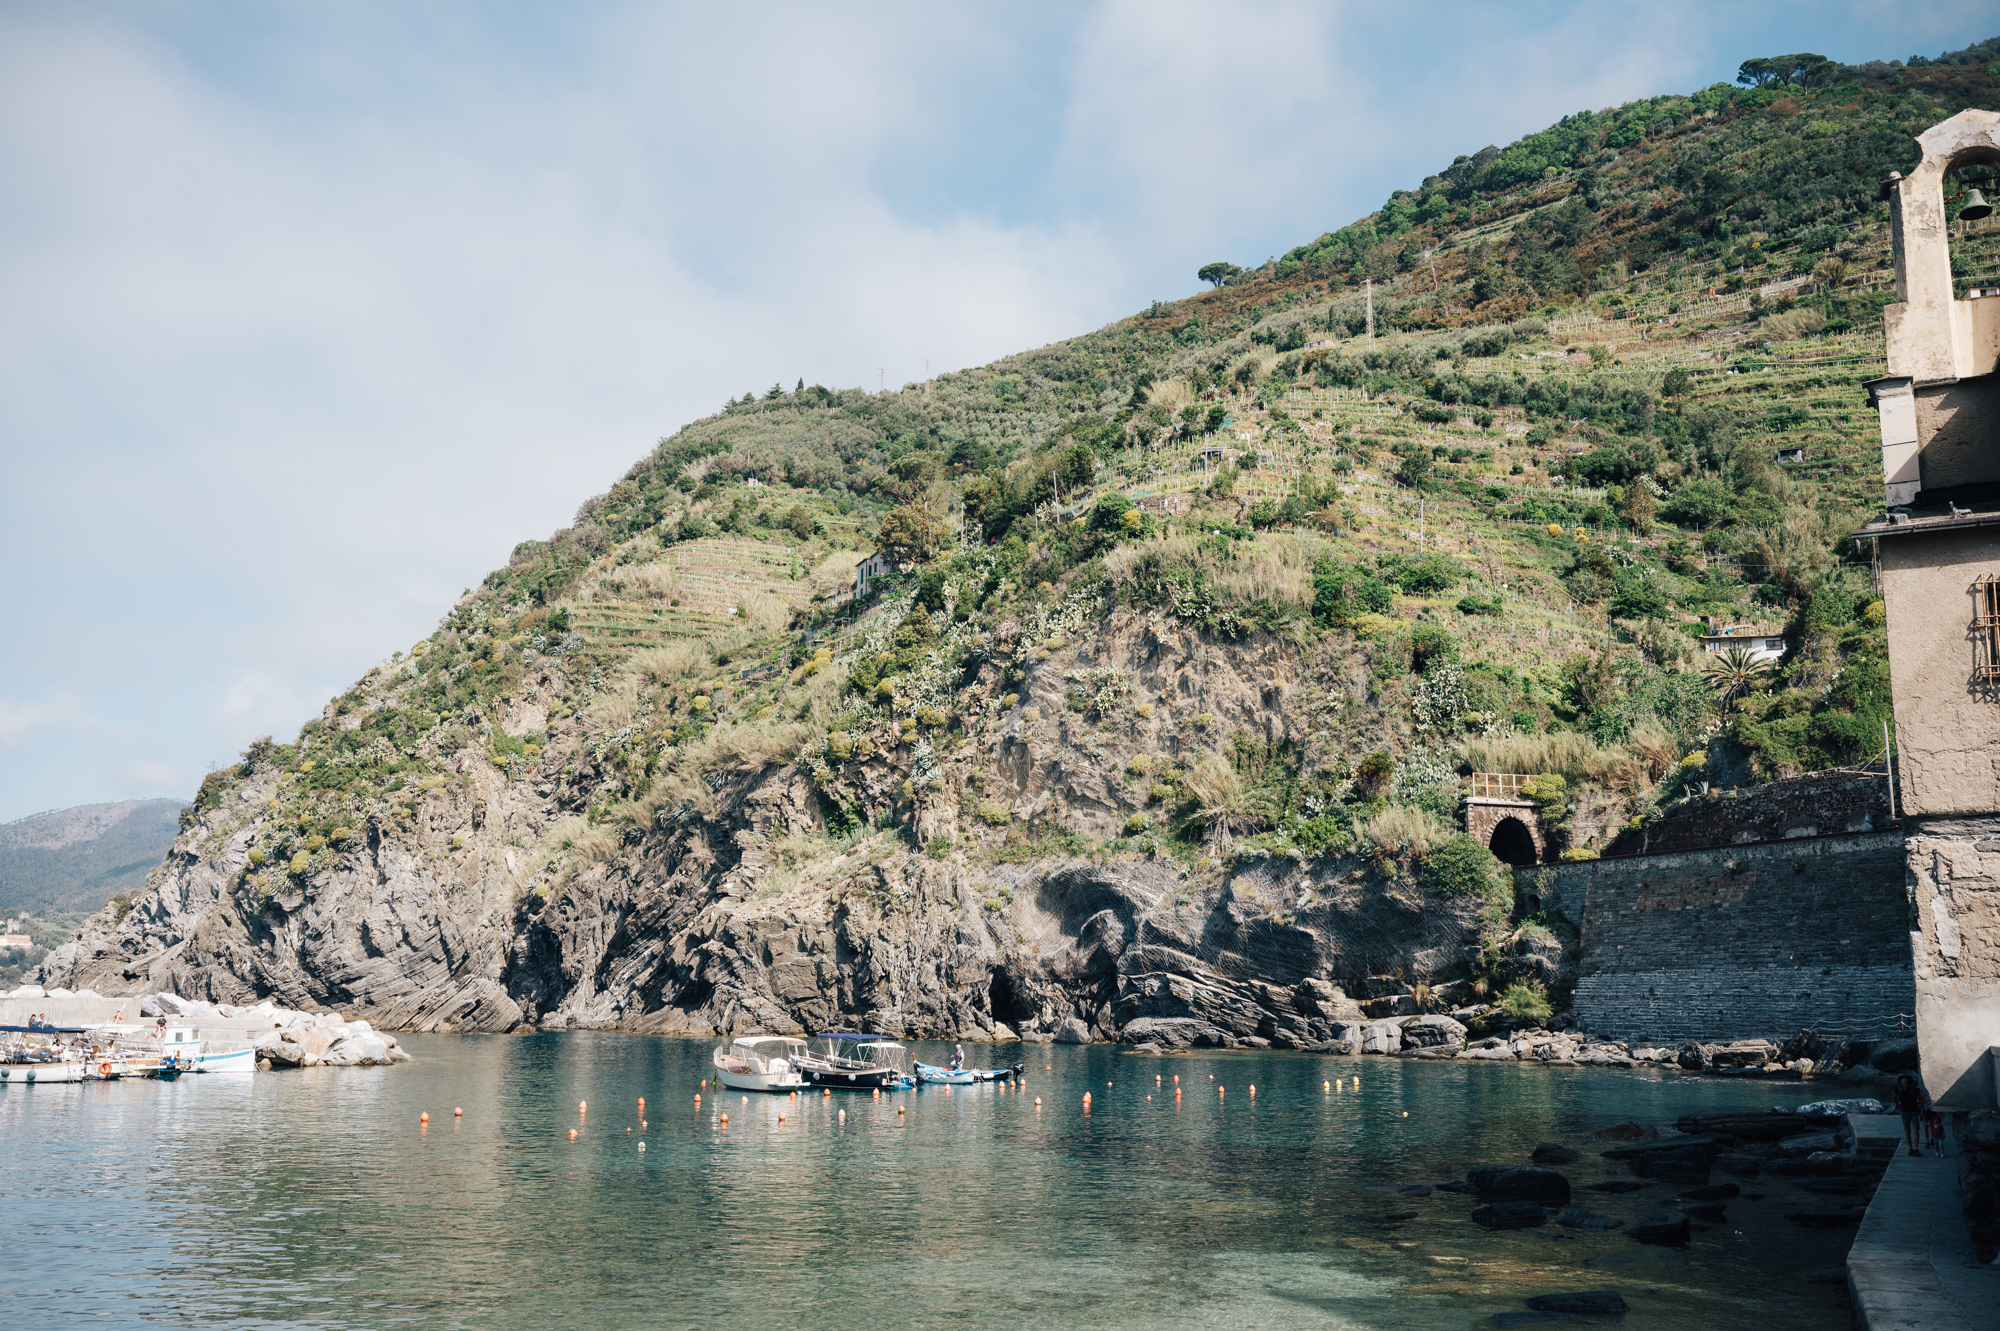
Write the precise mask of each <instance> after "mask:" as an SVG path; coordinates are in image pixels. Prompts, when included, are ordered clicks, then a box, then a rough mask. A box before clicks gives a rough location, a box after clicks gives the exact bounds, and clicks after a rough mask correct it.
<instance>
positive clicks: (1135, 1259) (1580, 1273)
mask: <svg viewBox="0 0 2000 1331" xmlns="http://www.w3.org/2000/svg"><path fill="white" fill-rule="evenodd" d="M404 1043H405V1044H406V1046H407V1047H408V1048H409V1049H410V1051H411V1052H412V1053H413V1054H414V1055H415V1056H416V1061H415V1062H412V1063H409V1064H406V1065H404V1066H401V1067H395V1068H343V1069H313V1070H306V1071H299V1072H284V1073H271V1074H259V1075H257V1076H255V1077H241V1078H231V1077H214V1076H212V1077H187V1078H182V1079H181V1080H179V1081H177V1082H171V1083H154V1082H107V1083H86V1084H82V1085H77V1086H37V1087H8V1088H5V1089H0V1206H4V1208H5V1215H6V1217H7V1231H8V1236H9V1239H10V1240H11V1241H10V1243H9V1244H8V1258H9V1262H8V1269H7V1279H6V1282H5V1283H6V1286H7V1292H6V1295H5V1306H6V1308H7V1309H8V1310H9V1312H10V1313H12V1314H13V1315H14V1320H16V1321H18V1322H19V1323H21V1324H24V1325H34V1324H75V1323H83V1322H88V1323H89V1324H92V1325H97V1326H114V1327H115V1326H131V1325H141V1324H154V1323H163V1324H169V1325H173V1324H182V1325H189V1324H199V1325H202V1326H244V1327H249V1326H274V1325H304V1326H324V1327H342V1328H345V1327H468V1328H486V1327H502V1328H513V1327H553V1326H562V1327H587V1328H600V1327H601V1328H611V1327H665V1328H677V1327H701V1328H727V1327H749V1326H759V1327H770V1326H793V1327H828V1328H846V1327H879V1326H881V1325H883V1324H884V1323H890V1324H895V1325H903V1326H914V1327H947V1326H948V1327H954V1328H968V1327H970V1328H980V1327H991V1326H1003V1325H1004V1326H1007V1327H1015V1328H1018V1327H1024V1326H1025V1327H1043V1326H1058V1325H1059V1326H1064V1327H1084V1328H1125V1327H1141V1326H1143V1327H1149V1328H1157V1327H1265V1326H1279V1325H1283V1326H1295V1325H1296V1326H1313V1327H1368V1328H1403V1327H1413V1328H1414V1327H1425V1328H1430V1327H1452V1328H1470V1327H1474V1326H1491V1325H1492V1323H1491V1322H1490V1320H1489V1319H1490V1317H1491V1315H1492V1314H1494V1313H1498V1312H1507V1311H1515V1312H1518V1311H1521V1310H1522V1307H1523V1305H1522V1304H1521V1303H1520V1301H1519V1300H1520V1299H1521V1298H1523V1297H1525V1296H1528V1295H1532V1294H1537V1293H1547V1292H1550V1291H1554V1290H1564V1289H1592V1288H1613V1289H1617V1290H1619V1291H1620V1292H1622V1293H1623V1294H1624V1295H1625V1297H1626V1299H1627V1301H1628V1302H1629V1303H1630V1304H1631V1305H1632V1312H1631V1313H1630V1315H1628V1316H1627V1317H1626V1319H1625V1321H1624V1325H1625V1326H1626V1327H1627V1328H1628V1329H1637V1328H1645V1327H1665V1326H1682V1327H1703V1328H1738V1327H1740V1328H1756V1329H1757V1331H1788V1329H1789V1328H1807V1327H1811V1328H1827V1329H1829V1331H1830V1329H1832V1328H1844V1327H1846V1326H1847V1325H1848V1323H1849V1319H1848V1315H1847V1313H1846V1312H1845V1311H1844V1310H1842V1309H1840V1308H1837V1307H1836V1306H1835V1300H1836V1299H1837V1298H1838V1291H1836V1290H1833V1289H1830V1288H1828V1287H1825V1286H1810V1285H1808V1284H1807V1283H1806V1282H1805V1279H1804V1274H1805V1273H1806V1272H1808V1271H1811V1270H1813V1269H1815V1268H1821V1267H1825V1266H1828V1265H1831V1264H1834V1263H1837V1262H1839V1261H1840V1260H1841V1258H1842V1257H1843V1256H1844V1254H1845V1250H1846V1247H1847V1244H1848V1242H1849V1240H1850V1238H1851V1235H1850V1234H1849V1233H1846V1232H1839V1233H1833V1234H1829V1233H1827V1232H1825V1231H1808V1230H1801V1229H1798V1228H1797V1227H1795V1226H1792V1225H1790V1224H1789V1223H1788V1222H1786V1221H1785V1220H1783V1219H1782V1213H1783V1212H1784V1211H1785V1210H1792V1209H1798V1208H1799V1207H1800V1206H1801V1205H1805V1204H1807V1201H1806V1198H1805V1196H1804V1195H1803V1194H1799V1193H1796V1192H1793V1191H1792V1190H1791V1189H1790V1188H1789V1185H1786V1184H1783V1183H1778V1182H1770V1183H1767V1184H1765V1185H1764V1186H1763V1187H1761V1188H1760V1187H1758V1186H1756V1185H1752V1186H1751V1187H1750V1188H1749V1191H1751V1192H1760V1191H1761V1192H1764V1193H1767V1194H1768V1195H1767V1196H1766V1197H1765V1198H1764V1200H1762V1201H1749V1200H1744V1201H1739V1202H1735V1203H1732V1204H1731V1205H1730V1214H1729V1219H1728V1220H1727V1221H1726V1222H1724V1223H1723V1224H1720V1225H1716V1226H1714V1227H1712V1228H1711V1229H1710V1230H1709V1231H1708V1232H1706V1233H1701V1234H1697V1235H1696V1236H1695V1239H1694V1242H1693V1244H1692V1245H1691V1246H1690V1247H1689V1248H1688V1249H1687V1250H1686V1252H1685V1253H1676V1252H1669V1251H1667V1250H1663V1249H1658V1248H1648V1247H1642V1246H1640V1245H1637V1244H1634V1243H1633V1242H1632V1241H1631V1240H1629V1239H1625V1238H1621V1237H1619V1236H1618V1235H1617V1234H1615V1233H1613V1234H1603V1235H1598V1234H1572V1233H1570V1232H1569V1231H1562V1230H1557V1229H1555V1227H1553V1226H1551V1227H1549V1228H1548V1229H1545V1230H1540V1231H1523V1232H1514V1233H1497V1234H1491V1233H1487V1232H1485V1231H1483V1230H1480V1229H1479V1228H1478V1227H1476V1226H1475V1225H1473V1224H1472V1223H1471V1222H1470V1220H1468V1219H1467V1216H1468V1214H1469V1213H1470V1212H1471V1210H1472V1209H1473V1206H1474V1205H1475V1203H1474V1202H1473V1201H1472V1199H1470V1198H1467V1197H1461V1196H1457V1195H1454V1194H1448V1193H1437V1194H1434V1195H1432V1196H1430V1197H1428V1198H1421V1199H1416V1200H1408V1199H1404V1198H1400V1197H1395V1196H1394V1195H1393V1194H1392V1193H1391V1192H1390V1191H1389V1189H1392V1188H1394V1187H1396V1186H1401V1185H1406V1184H1413V1183H1437V1182H1441V1181H1444V1180H1446V1179H1450V1178H1459V1177H1463V1176H1464V1172H1465V1170H1466V1169H1467V1168H1468V1167H1470V1166H1472V1165H1475V1164H1482V1163H1525V1161H1526V1158H1527V1154H1528V1152H1529V1151H1530V1150H1531V1149H1532V1148H1533V1146H1534V1144H1535V1143H1536V1142H1538V1141H1543V1140H1563V1141H1568V1142H1570V1143H1572V1144H1575V1145H1577V1146H1579V1147H1582V1148H1592V1147H1599V1148H1601V1145H1602V1144H1601V1143H1592V1142H1591V1141H1590V1140H1589V1139H1588V1138H1587V1137H1586V1136H1585V1134H1586V1133H1587V1132H1589V1131H1590V1130H1591V1129H1593V1128H1597V1127H1601V1126H1604V1125H1606V1124H1609V1123H1613V1122H1616V1121H1619V1120H1621V1119H1628V1118H1637V1119H1639V1120H1640V1121H1642V1122H1649V1123H1659V1124H1669V1123H1671V1121H1672V1120H1673V1119H1674V1118H1675V1117H1676V1116H1678V1115H1680V1114H1683V1113H1690V1112H1698V1111H1700V1110H1703V1109H1708V1108H1714V1107H1719V1106H1732V1107H1734V1106H1744V1105H1764V1104H1779V1103H1786V1104H1788V1103H1793V1102H1796V1101H1798V1100H1801V1099H1804V1098H1807V1096H1805V1095H1802V1094H1801V1091H1802V1090H1803V1089H1804V1088H1801V1087H1799V1086H1797V1085H1790V1086H1786V1085H1782V1084H1773V1083H1749V1082H1715V1081H1708V1082H1702V1081H1694V1080H1681V1079H1677V1078H1666V1077H1661V1076H1659V1075H1657V1074H1652V1073H1625V1072H1613V1071H1605V1070H1601V1069H1545V1068H1533V1067H1518V1066H1512V1065H1500V1066H1496V1065H1493V1064H1484V1063H1482V1064H1458V1063H1445V1064H1440V1063H1426V1062H1405V1061H1401V1060H1390V1059H1373V1058H1371V1059H1354V1058H1347V1059H1341V1058H1319V1057H1314V1056H1310V1055H1299V1054H1276V1053H1272V1054H1253V1053H1238V1052H1230V1053H1212V1054H1199V1055H1186V1056H1179V1057H1172V1058H1148V1057H1137V1056H1132V1055H1127V1054H1123V1053H1121V1052H1120V1051H1118V1050H1117V1049H1115V1048H1109V1047H1082V1048H1079V1047H1071V1046H1054V1047H1047V1046H1018V1045H1005V1046H995V1047H990V1048H989V1047H984V1046H977V1045H975V1046H968V1048H967V1054H968V1056H969V1058H970V1061H971V1062H973V1063H975V1064H978V1065H986V1066H997V1065H1002V1064H1008V1063H1012V1062H1015V1061H1017V1060H1019V1059H1022V1058H1025V1059H1027V1060H1028V1064H1029V1073H1028V1080H1027V1083H1026V1086H1025V1088H1024V1089H1022V1090H1019V1091H1015V1090H1003V1089H1000V1088H997V1087H975V1088H957V1089H954V1090H953V1091H951V1092H950V1093H949V1094H947V1093H944V1092H943V1091H941V1090H939V1089H936V1088H927V1089H925V1090H922V1091H914V1092H898V1093H892V1094H886V1095H883V1096H881V1097H880V1098H879V1099H877V1098H875V1097H872V1096H869V1095H865V1094H853V1093H836V1094H834V1095H833V1096H831V1097H823V1096H817V1095H815V1096H809V1097H802V1098H801V1099H799V1100H791V1099H787V1098H781V1097H772V1096H751V1097H748V1099H747V1100H746V1099H745V1098H744V1097H742V1096H741V1095H739V1094H736V1093H728V1092H725V1093H716V1092H713V1091H711V1092H710V1093H708V1094H706V1095H704V1096H703V1098H702V1102H701V1104H700V1105H699V1106H697V1105H696V1104H695V1095H696V1093H697V1091H698V1083H699V1082H700V1080H701V1078H703V1077H704V1076H707V1075H709V1072H710V1068H709V1065H708V1058H709V1054H710V1052H711V1047H712V1046H711V1044H709V1043H705V1042H695V1041H685V1040H663V1039H655V1038H646V1037H631V1036H617V1035H596V1034H560V1035H554V1034H552V1035H538V1036H529V1037H506V1036H455V1037H454V1036H432V1037H406V1039H405V1041H404ZM911 1047H912V1049H913V1051H914V1052H915V1053H916V1056H917V1057H918V1058H921V1059H924V1060H925V1061H927V1062H928V1061H935V1062H942V1061H943V1060H944V1057H945V1051H946V1050H947V1049H948V1046H938V1045H924V1044H921V1043H913V1044H912V1046H911ZM1176 1075H1178V1076H1179V1078H1180V1085H1181V1091H1182V1095H1181V1098H1180V1100H1179V1101H1178V1102H1176V1101H1175V1099H1174V1096H1173V1094H1172V1092H1173V1081H1172V1079H1173V1077H1174V1076H1176ZM1357 1075H1358V1076H1359V1078H1360V1087H1359V1089H1358V1090H1355V1089H1353V1088H1351V1087H1349V1086H1346V1085H1343V1087H1342V1089H1341V1090H1340V1091H1338V1092H1335V1091H1331V1090H1327V1089H1325V1088H1324V1086H1323V1083H1325V1082H1327V1081H1330V1080H1332V1079H1333V1078H1335V1077H1340V1078H1342V1079H1343V1081H1344V1080H1345V1079H1347V1078H1351V1077H1355V1076H1357ZM1156 1076H1157V1077H1160V1078H1161V1079H1162V1080H1161V1081H1160V1083H1159V1084H1158V1085H1155V1082H1154V1079H1155V1077H1156ZM1253 1083H1254V1084H1255V1086H1256V1088H1257V1094H1256V1096H1255V1097H1254V1099H1253V1097H1252V1096H1251V1094H1250V1091H1249V1087H1250V1085H1251V1084H1253ZM1218 1085H1220V1086H1221V1087H1223V1088H1224V1089H1225V1091H1226V1094H1220V1095H1219V1094H1218V1093H1217V1089H1216V1088H1217V1086H1218ZM1086 1091H1088V1092H1090V1093H1091V1096H1092V1105H1091V1108H1090V1112H1089V1113H1088V1114H1086V1113H1085V1112H1084V1110H1083V1107H1082V1104H1081V1100H1082V1096H1083V1094H1084V1093H1085V1092H1086ZM1149 1095H1150V1096H1152V1097H1153V1098H1152V1099H1151V1100H1148V1099H1147V1098H1146V1097H1148V1096H1149ZM641 1096H644V1097H645V1099H646V1118H645V1126H644V1128H643V1129H641V1127H640V1123H641V1120H640V1118H639V1115H638V1100H639V1098H640V1097H641ZM1038 1097H1039V1098H1040V1100H1041V1104H1040V1105H1039V1106H1037V1105H1036V1103H1035V1101H1036V1099H1037V1098H1038ZM579 1101H587V1102H588V1104H589V1109H588V1111H587V1112H584V1113H579V1112H578V1109H577V1104H578V1102H579ZM455 1107H462V1108H463V1109H464V1111H465V1114H464V1117H463V1118H455V1117H454V1116H453V1113H452V1111H453V1109H454V1108H455ZM899 1108H900V1109H901V1110H902V1111H903V1112H902V1113H899V1112H898V1110H899ZM842 1110H844V1111H845V1113H846V1117H845V1119H844V1120H842V1119H841V1117H840V1111H842ZM423 1112H428V1113H429V1114H430V1116H431V1121H430V1124H429V1126H428V1127H422V1126H420V1125H419V1122H418V1116H419V1114H420V1113H423ZM722 1112H727V1113H728V1115H729V1123H728V1125H727V1126H726V1127H725V1126H723V1125H722V1124H721V1123H720V1121H719V1117H718V1116H719V1114H720V1113H722ZM1406 1114H1407V1117H1405V1115H1406ZM780 1115H783V1116H784V1121H783V1122H782V1123H781V1122H780V1121H779V1116H780ZM571 1129H576V1130H577V1137H576V1138H575V1139H574V1140H571V1138H570V1137H569V1132H570V1130H571ZM628 1129H629V1131H628ZM642 1141H643V1142H644V1144H645V1147H646V1149H645V1150H644V1151H641V1150H639V1145H640V1143H641V1142H642ZM1564 1172H1565V1173H1567V1174H1568V1175H1569V1176H1570V1178H1571V1181H1572V1183H1573V1184H1575V1185H1578V1186H1579V1187H1580V1186H1581V1185H1582V1184H1584V1183H1587V1182H1591V1181H1595V1180H1598V1179H1600V1178H1615V1177H1629V1175H1626V1174H1625V1173H1623V1171H1621V1170H1618V1169H1616V1168H1614V1167H1612V1166H1609V1165H1607V1164H1606V1163H1604V1162H1602V1161H1599V1160H1597V1159H1596V1158H1595V1157H1594V1156H1593V1157H1592V1158H1591V1159H1590V1160H1588V1161H1586V1162H1585V1163H1584V1164H1581V1165H1577V1166H1573V1167H1569V1168H1567V1169H1565V1171H1564ZM1718 1177H1720V1176H1718ZM1672 1195H1673V1191H1672V1188H1671V1185H1655V1186H1653V1187H1651V1188H1649V1189H1648V1190H1647V1191H1644V1192H1640V1193H1637V1194H1633V1195H1631V1196H1613V1195H1609V1194H1600V1193H1592V1192H1580V1193H1579V1198H1580V1199H1581V1200H1580V1201H1579V1203H1578V1204H1580V1205H1587V1206H1590V1207H1591V1208H1592V1209H1595V1210H1598V1211H1601V1212H1603V1213H1605V1214H1609V1215H1615V1216H1621V1217H1625V1218H1627V1219H1630V1218H1632V1217H1636V1216H1637V1215H1639V1214H1641V1213H1642V1212H1643V1211H1645V1210H1646V1209H1649V1207H1650V1206H1651V1205H1653V1204H1656V1203H1657V1202H1663V1201H1665V1200H1666V1199H1668V1198H1670V1197H1671V1196H1672ZM1403 1209H1407V1210H1415V1211H1417V1212H1418V1215H1417V1216H1416V1217H1415V1218H1413V1219H1409V1220H1406V1221H1401V1222H1397V1223H1384V1220H1383V1217H1384V1215H1385V1213H1386V1212H1389V1211H1391V1210H1403Z"/></svg>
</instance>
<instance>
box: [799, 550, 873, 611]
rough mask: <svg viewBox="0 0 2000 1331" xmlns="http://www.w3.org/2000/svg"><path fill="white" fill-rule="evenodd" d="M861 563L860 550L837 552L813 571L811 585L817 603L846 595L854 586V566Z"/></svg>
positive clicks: (822, 561)
mask: <svg viewBox="0 0 2000 1331" xmlns="http://www.w3.org/2000/svg"><path fill="white" fill-rule="evenodd" d="M860 562H861V552H860V551H859V550H836V551H834V552H833V553H832V554H830V555H828V556H827V557H826V558H825V559H822V560H821V561H820V562H819V567H818V568H816V569H814V570H813V571H812V578H811V582H810V585H811V587H812V595H813V599H814V600H815V601H823V600H826V599H827V598H829V597H833V596H839V595H843V594H844V593H846V592H847V591H848V590H849V589H850V588H852V587H853V586H854V566H855V565H856V564H858V563H860Z"/></svg>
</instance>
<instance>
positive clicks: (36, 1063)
mask: <svg viewBox="0 0 2000 1331" xmlns="http://www.w3.org/2000/svg"><path fill="white" fill-rule="evenodd" d="M84 1075H85V1072H84V1064H83V1060H82V1059H77V1058H66V1059H62V1060H60V1061H55V1060H32V1061H24V1062H20V1063H0V1085H10V1086H33V1085H35V1084H36V1083H38V1082H39V1083H48V1082H62V1081H82V1080H83V1078H84Z"/></svg>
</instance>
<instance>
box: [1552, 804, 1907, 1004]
mask: <svg viewBox="0 0 2000 1331" xmlns="http://www.w3.org/2000/svg"><path fill="white" fill-rule="evenodd" d="M1551 874H1553V875H1554V878H1553V879H1551V878H1550V877H1549V875H1551ZM1536 877H1538V878H1540V879H1541V880H1542V882H1543V883H1544V884H1546V885H1548V886H1550V887H1553V888H1554V889H1555V891H1554V892H1553V893H1551V896H1553V897H1556V898H1559V899H1560V901H1561V903H1562V906H1563V907H1565V908H1566V909H1565V913H1566V914H1567V913H1572V912H1573V913H1574V914H1575V915H1577V916H1580V920H1579V923H1580V924H1581V925H1582V934H1583V942H1582V956H1581V958H1580V959H1579V962H1578V967H1577V974H1578V979H1577V988H1576V1000H1575V1011H1576V1016H1577V1020H1578V1022H1579V1023H1580V1024H1581V1025H1582V1027H1583V1029H1585V1030H1589V1031H1591V1032H1593V1033H1595V1034H1600V1035H1605V1036H1609V1037H1611V1038H1614V1039H1621V1040H1632V1039H1643V1040H1650V1041H1657V1042H1663V1043H1664V1042H1679V1041H1684V1040H1726V1039H1734V1038H1737V1037H1739V1036H1744V1035H1774V1034H1775V1035H1783V1034H1786V1033H1789V1032H1791V1031H1795V1030H1798V1029H1799V1028H1801V1027H1809V1028H1811V1029H1813V1030H1815V1031H1818V1032H1820V1033H1821V1034H1826V1035H1849V1036H1854V1037H1857V1038H1882V1037H1884V1036H1887V1035H1889V1034H1891V1033H1894V1032H1895V1031H1897V1030H1898V1029H1899V1028H1900V1029H1902V1030H1904V1031H1905V1032H1907V1030H1908V1026H1909V1020H1908V1018H1909V1014H1910V1013H1911V1012H1913V1011H1914V981H1913V978H1912V974H1911V967H1910V932H1909V931H1910V925H1909V915H1910V907H1909V893H1908V890H1907V889H1906V887H1905V886H1904V882H1905V872H1904V857H1903V838H1902V836H1901V834H1900V833H1895V832H1882V833H1865V834H1861V835H1856V836H1833V837H1829V836H1818V837H1809V838H1801V839H1797V840H1792V841H1778V842H1771V843H1766V844H1763V845H1756V846H1731V847H1721V848H1717V849H1712V850H1696V851H1683V852H1680V853H1677V854H1669V855H1644V856H1631V857H1627V858H1621V859H1606V860H1595V861H1590V862H1586V863H1582V864H1566V865H1560V866H1554V867H1551V868H1546V869H1542V870H1540V871H1538V872H1537V874H1536ZM1579 906H1580V909H1579ZM1899 1017H1900V1018H1902V1021H1901V1022H1900V1023H1899V1022H1898V1018H1899Z"/></svg>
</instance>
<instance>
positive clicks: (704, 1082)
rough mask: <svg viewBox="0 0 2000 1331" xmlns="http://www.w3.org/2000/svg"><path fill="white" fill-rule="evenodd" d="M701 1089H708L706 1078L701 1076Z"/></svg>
mask: <svg viewBox="0 0 2000 1331" xmlns="http://www.w3.org/2000/svg"><path fill="white" fill-rule="evenodd" d="M701 1089H703V1090H704V1091H705V1090H707V1089H708V1078H706V1077H703V1078H702V1079H701Z"/></svg>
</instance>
